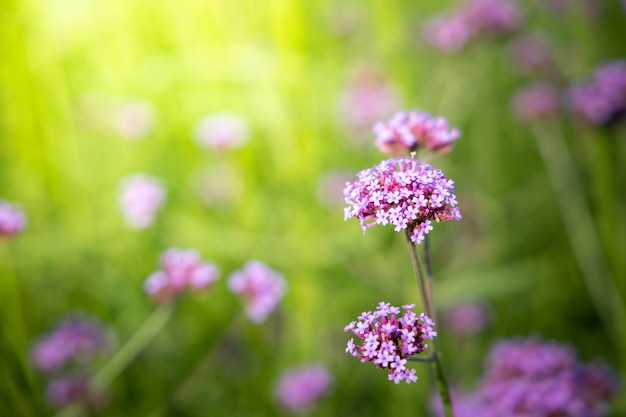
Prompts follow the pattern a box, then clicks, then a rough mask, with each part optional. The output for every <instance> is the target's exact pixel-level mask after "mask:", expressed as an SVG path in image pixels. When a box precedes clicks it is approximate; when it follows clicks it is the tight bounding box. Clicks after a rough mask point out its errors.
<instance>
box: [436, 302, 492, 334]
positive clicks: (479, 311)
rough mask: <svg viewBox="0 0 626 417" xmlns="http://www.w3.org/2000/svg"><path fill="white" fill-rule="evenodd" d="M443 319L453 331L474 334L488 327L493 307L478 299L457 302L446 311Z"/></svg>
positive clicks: (446, 325)
mask: <svg viewBox="0 0 626 417" xmlns="http://www.w3.org/2000/svg"><path fill="white" fill-rule="evenodd" d="M443 320H444V325H445V327H446V328H447V329H448V330H450V331H451V332H454V333H456V334H460V335H466V336H472V335H475V334H478V333H480V332H482V331H483V330H485V329H486V328H487V326H488V325H489V323H490V322H491V309H490V308H489V306H487V305H486V304H485V303H482V302H478V301H475V302H467V303H462V304H457V305H455V306H453V307H451V308H449V309H447V310H446V311H445V313H444V316H443Z"/></svg>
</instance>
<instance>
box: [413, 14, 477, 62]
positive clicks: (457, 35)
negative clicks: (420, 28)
mask: <svg viewBox="0 0 626 417" xmlns="http://www.w3.org/2000/svg"><path fill="white" fill-rule="evenodd" d="M471 36H472V33H471V28H470V27H469V25H468V24H467V21H466V19H465V17H464V16H462V15H460V14H456V13H455V14H450V15H446V16H439V17H436V18H434V19H432V20H430V21H428V22H427V23H426V25H425V26H424V38H425V40H426V43H427V44H428V45H430V46H432V47H433V48H436V49H440V50H441V51H443V52H448V53H453V52H457V51H459V50H461V49H462V48H463V47H464V46H465V44H466V43H467V42H469V40H470V38H471Z"/></svg>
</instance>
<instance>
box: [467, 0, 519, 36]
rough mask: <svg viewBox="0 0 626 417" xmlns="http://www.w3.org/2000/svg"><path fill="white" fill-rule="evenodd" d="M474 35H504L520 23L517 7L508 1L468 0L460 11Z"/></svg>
mask: <svg viewBox="0 0 626 417" xmlns="http://www.w3.org/2000/svg"><path fill="white" fill-rule="evenodd" d="M461 13H462V14H463V16H465V19H466V20H467V22H468V24H469V25H470V27H471V28H472V29H473V31H474V32H475V33H480V34H489V35H495V36H498V35H504V34H507V33H510V32H512V31H514V30H515V29H517V28H518V27H519V26H520V24H521V22H522V15H521V12H520V10H519V7H518V6H517V5H516V4H515V3H514V2H512V1H509V0H468V1H467V2H466V3H465V5H464V7H463V8H462V10H461Z"/></svg>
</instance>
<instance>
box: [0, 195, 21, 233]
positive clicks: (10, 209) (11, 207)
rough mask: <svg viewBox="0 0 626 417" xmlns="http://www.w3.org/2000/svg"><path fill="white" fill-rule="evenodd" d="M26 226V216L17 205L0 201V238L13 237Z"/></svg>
mask: <svg viewBox="0 0 626 417" xmlns="http://www.w3.org/2000/svg"><path fill="white" fill-rule="evenodd" d="M24 226H26V215H25V214H24V212H23V211H22V209H21V208H20V207H19V206H18V205H17V204H12V203H9V202H8V201H5V200H0V237H13V236H15V235H17V234H19V233H20V232H21V231H22V230H23V229H24Z"/></svg>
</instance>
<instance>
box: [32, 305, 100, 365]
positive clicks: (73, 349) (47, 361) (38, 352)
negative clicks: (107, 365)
mask: <svg viewBox="0 0 626 417" xmlns="http://www.w3.org/2000/svg"><path fill="white" fill-rule="evenodd" d="M111 344H112V341H111V339H110V337H109V336H108V335H107V334H106V332H105V330H104V329H103V327H102V325H100V323H98V322H96V321H94V320H91V319H88V318H85V317H80V316H71V317H68V318H65V319H63V320H62V321H61V322H59V324H58V325H57V327H56V328H55V329H53V330H52V331H51V332H49V333H46V334H44V335H42V336H40V337H39V339H38V340H37V341H36V342H35V344H34V345H33V347H32V350H31V358H32V362H33V365H34V366H35V368H36V369H37V370H39V371H42V372H50V371H55V370H58V369H61V368H63V367H64V366H65V365H67V364H68V363H70V362H84V361H87V360H89V359H92V358H94V357H95V356H97V355H98V354H99V353H102V352H103V351H104V350H105V349H106V348H108V347H110V346H111Z"/></svg>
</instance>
